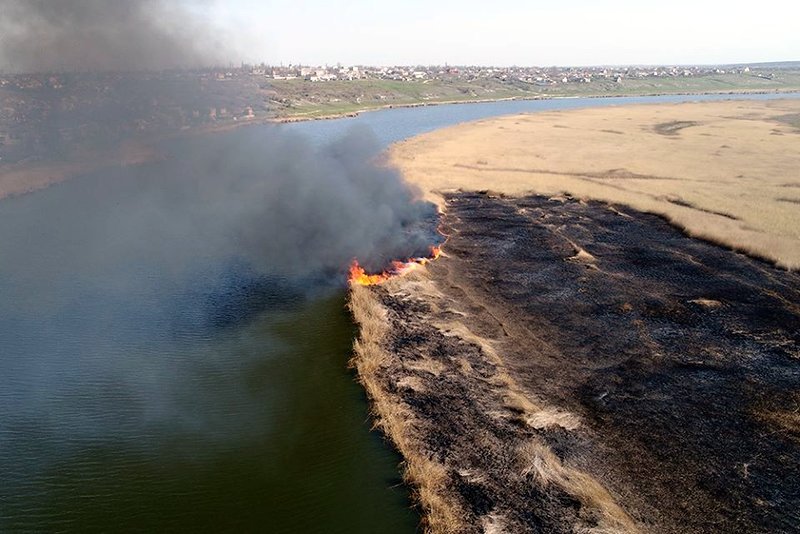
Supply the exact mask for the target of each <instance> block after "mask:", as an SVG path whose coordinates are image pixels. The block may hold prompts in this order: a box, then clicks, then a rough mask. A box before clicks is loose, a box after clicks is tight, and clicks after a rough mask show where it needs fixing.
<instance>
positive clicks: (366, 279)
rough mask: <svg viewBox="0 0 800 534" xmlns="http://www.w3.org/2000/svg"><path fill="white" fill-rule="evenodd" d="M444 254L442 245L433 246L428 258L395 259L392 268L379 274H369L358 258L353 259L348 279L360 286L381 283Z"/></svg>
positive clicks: (352, 283)
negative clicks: (403, 260)
mask: <svg viewBox="0 0 800 534" xmlns="http://www.w3.org/2000/svg"><path fill="white" fill-rule="evenodd" d="M441 254H442V249H441V247H431V255H430V257H427V258H411V259H409V260H408V261H405V262H402V261H393V262H392V268H391V269H387V270H385V271H383V272H382V273H379V274H367V272H366V271H365V270H364V268H363V267H361V265H359V263H358V260H353V263H351V264H350V276H349V277H348V280H349V282H350V284H351V285H360V286H372V285H375V284H380V283H381V282H385V281H386V280H388V279H389V278H391V277H392V276H396V275H400V274H403V273H405V272H408V271H410V270H411V269H414V268H416V267H417V266H419V265H425V264H427V263H430V262H431V261H433V260H435V259H436V258H438V257H439V256H440V255H441Z"/></svg>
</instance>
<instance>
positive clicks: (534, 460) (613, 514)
mask: <svg viewBox="0 0 800 534" xmlns="http://www.w3.org/2000/svg"><path fill="white" fill-rule="evenodd" d="M517 458H518V461H519V464H520V469H521V470H522V474H523V475H527V476H531V477H532V478H533V479H534V481H535V483H537V484H541V485H543V486H547V485H549V484H554V485H556V486H558V487H559V488H561V489H562V490H564V491H565V492H566V493H568V494H569V495H571V496H572V497H574V498H575V499H577V500H578V501H580V503H581V505H582V506H583V508H582V511H585V512H586V513H588V514H591V515H593V516H594V517H591V518H586V519H591V520H593V521H592V522H596V524H597V528H594V529H592V531H593V532H608V533H611V532H638V528H637V527H636V524H635V523H634V522H633V520H632V519H631V518H630V517H629V516H628V514H626V513H625V511H624V510H623V509H622V508H620V507H619V505H618V504H617V503H616V501H615V500H614V498H613V497H612V496H611V494H610V493H609V492H608V490H606V489H605V488H604V487H603V486H602V485H601V484H600V483H599V482H597V480H595V479H594V478H592V477H591V476H590V475H588V474H587V473H584V472H582V471H579V470H577V469H573V468H571V467H568V466H565V465H564V464H563V463H562V462H561V460H560V459H559V458H558V456H556V455H555V454H554V453H553V451H552V450H550V448H548V447H547V446H545V445H543V444H542V443H540V442H538V441H529V442H527V443H525V444H524V445H522V446H521V447H519V449H518V450H517Z"/></svg>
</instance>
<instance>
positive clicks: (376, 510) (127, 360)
mask: <svg viewBox="0 0 800 534" xmlns="http://www.w3.org/2000/svg"><path fill="white" fill-rule="evenodd" d="M782 96H783V97H789V96H791V97H794V98H797V97H800V94H793V95H782ZM775 97H776V95H753V96H749V97H737V98H755V99H767V98H775ZM721 98H725V97H719V96H692V97H681V96H662V97H645V98H608V99H561V100H544V101H513V102H499V103H488V104H460V105H446V106H435V107H424V108H407V109H392V110H384V111H379V112H371V113H365V114H363V115H361V116H359V117H355V118H347V119H339V120H331V121H318V122H307V123H295V124H287V125H281V126H251V127H248V128H243V129H239V130H237V131H234V132H230V133H225V134H219V135H216V136H213V137H209V138H208V139H207V140H206V141H205V142H208V143H214V144H216V143H228V144H231V145H235V144H239V143H245V142H246V143H251V144H252V143H256V144H257V143H258V142H259V140H260V139H261V138H262V137H265V136H266V131H267V130H268V129H269V128H280V129H283V130H286V131H290V132H294V133H296V134H300V135H303V136H305V137H306V138H308V139H309V140H310V142H311V143H313V144H315V145H321V144H324V143H326V142H329V141H330V140H333V139H336V138H338V137H340V136H342V135H343V134H344V133H345V132H346V131H347V130H348V128H350V127H351V126H352V125H354V124H360V125H366V126H368V127H370V128H371V129H372V130H373V131H374V132H375V135H376V136H377V137H378V139H379V141H380V143H381V145H382V146H388V145H389V144H390V143H392V142H395V141H398V140H400V139H403V138H406V137H409V136H413V135H417V134H420V133H423V132H426V131H430V130H434V129H436V128H441V127H444V126H448V125H452V124H456V123H459V122H464V121H469V120H475V119H479V118H485V117H490V116H496V115H503V114H509V113H519V112H533V111H542V110H552V109H570V108H580V107H590V106H591V107H594V106H604V105H617V104H632V103H647V102H679V101H694V100H711V99H717V100H718V99H721ZM167 153H168V158H175V157H179V155H176V154H175V153H172V154H170V152H169V148H168V149H167ZM165 165H167V163H164V162H161V163H155V164H151V165H145V166H143V167H138V168H128V169H117V170H115V171H113V172H110V171H106V172H101V173H96V174H92V175H87V176H83V177H80V178H77V179H73V180H71V181H69V182H66V183H62V184H58V185H55V186H53V187H50V188H48V189H45V190H42V191H39V192H36V193H33V194H29V195H25V196H21V197H16V198H10V199H5V200H2V201H0V294H2V295H3V299H2V300H0V531H2V532H28V531H30V532H34V531H35V532H53V531H68V532H100V531H115V532H116V531H187V532H221V531H259V532H301V533H313V532H319V533H323V532H324V533H331V532H342V533H356V532H365V533H372V532H381V533H394V532H397V533H403V532H407V533H410V532H414V531H415V530H416V528H417V524H418V521H419V517H418V514H417V513H416V512H415V511H414V510H413V509H412V508H411V503H410V499H409V495H408V491H407V489H406V488H405V487H404V486H403V485H402V483H401V480H400V478H399V470H398V463H399V462H400V458H399V457H398V456H397V455H396V454H395V453H394V452H393V451H392V450H391V449H390V448H389V447H387V446H386V444H385V443H383V441H382V439H381V437H380V436H379V435H378V434H377V433H376V432H373V431H370V421H369V416H368V406H367V403H366V399H365V397H364V394H363V392H362V390H361V389H360V387H359V386H358V384H357V383H356V382H355V378H354V376H353V373H352V372H351V371H350V370H348V368H347V361H348V358H349V355H350V347H351V344H352V340H353V335H354V328H353V325H352V323H351V321H350V318H349V316H348V314H347V312H346V310H345V308H344V305H345V296H344V284H343V283H342V284H340V285H338V286H336V285H334V286H330V285H328V286H326V287H322V288H318V289H315V290H313V291H297V290H296V288H294V287H292V286H291V285H287V284H285V283H283V282H282V281H281V280H276V279H268V280H263V279H254V278H253V277H251V276H247V275H245V274H242V272H241V269H239V268H237V267H236V266H235V265H234V266H232V265H231V263H230V262H229V261H227V260H229V258H225V257H221V256H223V253H221V252H218V251H217V252H215V251H208V250H202V249H196V248H188V249H184V248H182V247H172V245H173V244H174V243H176V242H172V241H170V239H177V237H176V236H167V237H164V236H163V235H161V234H162V232H160V231H159V228H158V224H157V222H154V223H153V224H144V225H143V224H136V225H128V224H126V221H127V220H128V219H127V218H128V217H132V216H133V215H135V214H137V213H140V212H141V211H142V210H146V209H147V208H148V206H147V205H145V204H144V200H143V199H142V197H141V196H140V195H139V184H141V181H142V180H152V179H153V177H156V178H157V179H158V180H163V181H167V182H168V181H169V180H170V179H171V177H170V176H169V173H166V172H164V168H165ZM109 174H113V178H110V177H109ZM112 182H113V184H112ZM177 185H178V186H180V187H183V184H177ZM201 214H202V210H201ZM209 216H213V214H209ZM183 231H184V232H191V231H192V228H184V229H183Z"/></svg>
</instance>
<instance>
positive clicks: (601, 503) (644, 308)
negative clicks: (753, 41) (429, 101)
mask: <svg viewBox="0 0 800 534" xmlns="http://www.w3.org/2000/svg"><path fill="white" fill-rule="evenodd" d="M799 111H800V102H798V101H782V102H721V103H705V104H680V105H659V106H632V107H619V108H602V109H591V110H581V111H568V112H553V113H546V114H536V115H522V116H515V117H503V118H497V119H487V120H484V121H479V122H477V123H472V124H465V125H461V126H456V127H453V128H448V129H445V130H441V131H438V132H433V133H431V134H426V135H423V136H420V137H418V138H414V139H411V140H408V141H406V142H403V143H400V144H398V145H396V146H395V147H394V148H393V149H392V150H391V153H390V158H391V161H393V162H394V163H395V164H397V165H398V166H399V167H400V168H401V170H402V171H403V173H404V174H405V176H406V177H407V179H408V180H409V181H410V182H412V183H414V184H416V185H417V186H419V187H420V188H421V190H422V192H423V193H424V194H425V195H426V196H427V197H428V198H430V199H432V200H434V201H436V202H437V203H438V204H439V205H440V207H441V208H442V211H443V215H442V228H441V229H442V232H443V233H444V234H445V235H447V236H448V239H447V241H446V242H445V244H444V246H443V248H442V255H441V256H440V258H439V259H438V260H437V261H435V262H433V263H431V264H429V265H428V266H426V267H425V268H424V269H417V270H414V271H412V272H411V273H409V274H407V275H405V276H398V277H394V278H391V279H390V280H388V281H387V282H384V283H383V284H380V285H377V286H367V287H362V286H353V288H352V290H351V309H352V311H353V314H354V317H355V319H356V321H357V323H358V324H359V325H360V334H359V339H358V341H357V343H356V346H355V356H354V365H355V366H356V368H357V369H358V372H359V377H360V379H361V381H362V383H363V384H364V385H365V388H366V390H367V392H368V394H369V396H370V397H371V399H372V401H373V407H374V412H375V415H376V420H377V423H378V425H379V426H380V427H381V428H382V429H383V431H384V432H385V434H386V435H387V436H388V437H389V438H390V439H391V440H392V441H393V442H394V444H395V445H396V446H397V448H398V449H399V451H400V452H401V453H402V454H403V456H404V458H405V475H406V478H407V480H408V481H409V483H410V484H411V486H412V487H413V488H414V489H415V491H416V495H417V499H418V501H419V503H420V505H421V506H422V508H423V510H424V516H425V520H426V527H427V529H428V530H429V531H431V532H458V533H462V532H465V533H472V532H475V533H479V532H565V533H566V532H576V531H579V532H654V533H656V532H657V533H662V532H674V533H682V532H730V531H734V530H738V531H743V532H794V531H797V525H798V524H800V517H799V516H798V515H797V510H798V509H800V486H798V484H797V483H796V480H795V477H793V476H792V474H793V473H794V472H796V471H797V469H798V467H800V415H798V414H800V395H798V391H800V352H799V351H798V346H800V337H798V336H799V334H798V333H800V305H798V303H800V275H798V273H797V272H796V271H793V270H792V269H797V267H798V266H799V264H798V250H800V249H799V248H798V243H799V242H800V237H798V234H797V232H798V229H799V228H800V224H799V223H798V214H799V213H800V211H799V210H798V206H800V203H799V202H800V197H799V196H798V192H800V175H799V174H798V170H797V169H800V152H799V151H800V130H798V128H797V122H796V121H797V116H798V115H797V114H798V112H799ZM694 235H698V236H702V237H704V238H705V239H698V238H696V237H693V236H694ZM720 245H721V246H720ZM739 250H741V251H745V252H746V253H747V254H742V253H740V252H737V251H739Z"/></svg>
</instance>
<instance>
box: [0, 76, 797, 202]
mask: <svg viewBox="0 0 800 534" xmlns="http://www.w3.org/2000/svg"><path fill="white" fill-rule="evenodd" d="M797 92H798V91H793V90H783V89H776V90H772V91H748V90H742V91H736V90H733V91H725V92H718V91H712V92H709V91H704V92H687V93H648V94H636V95H618V94H607V95H587V96H558V95H554V96H538V95H537V96H522V97H511V98H499V99H472V100H454V101H443V102H414V103H407V104H385V105H381V106H377V107H371V108H364V109H360V110H356V111H349V112H344V113H334V114H329V115H321V116H316V117H309V116H302V115H294V116H284V117H269V118H263V119H254V120H246V121H237V122H228V123H225V124H216V125H204V126H201V127H199V128H195V129H188V130H182V131H177V132H171V133H168V134H164V135H160V136H156V137H155V138H152V139H149V140H148V141H145V140H144V139H130V140H127V141H125V142H123V143H122V144H121V145H120V146H118V147H116V148H115V149H114V150H113V151H111V152H110V153H109V151H80V150H79V151H76V152H74V153H73V154H72V155H71V156H69V157H68V158H67V159H65V160H60V161H58V160H57V161H38V162H34V163H25V164H20V163H12V164H0V200H2V199H4V198H10V197H14V196H18V195H24V194H29V193H33V192H35V191H38V190H40V189H44V188H46V187H49V186H51V185H54V184H56V183H60V182H63V181H66V180H69V179H71V178H74V177H77V176H80V175H82V174H86V173H90V172H96V171H99V170H101V169H103V168H107V167H112V166H117V165H140V164H145V163H151V162H153V161H157V160H158V158H159V157H161V153H160V152H159V150H158V148H157V146H158V144H159V143H161V142H163V141H166V140H169V139H175V138H180V137H184V136H194V135H214V134H218V133H224V132H228V131H232V130H236V129H239V128H244V127H248V126H259V125H266V124H292V123H298V122H307V121H324V120H337V119H343V118H354V117H358V116H359V115H361V114H363V113H371V112H376V111H385V110H388V109H404V108H417V107H428V106H444V105H453V104H464V105H468V104H487V103H493V102H509V101H526V100H573V99H581V98H586V99H603V98H642V97H659V96H720V97H724V96H737V95H743V96H746V95H771V94H775V95H781V94H794V93H797ZM623 105H624V104H623ZM130 147H134V150H133V152H137V153H138V154H136V155H133V156H131V155H130V154H128V155H126V150H129V149H130Z"/></svg>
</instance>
